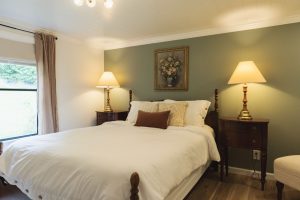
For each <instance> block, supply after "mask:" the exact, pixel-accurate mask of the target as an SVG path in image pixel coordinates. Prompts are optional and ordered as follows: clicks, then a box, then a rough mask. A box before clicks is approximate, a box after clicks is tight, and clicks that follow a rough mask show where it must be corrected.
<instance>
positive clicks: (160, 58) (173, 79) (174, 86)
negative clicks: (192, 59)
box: [154, 46, 189, 90]
mask: <svg viewBox="0 0 300 200" xmlns="http://www.w3.org/2000/svg"><path fill="white" fill-rule="evenodd" d="M154 54H155V68H154V73H155V74H154V75H155V83H154V87H155V90H188V72H189V47H187V46H184V47H176V48H168V49H157V50H155V53H154Z"/></svg>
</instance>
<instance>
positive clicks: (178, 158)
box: [0, 90, 220, 200]
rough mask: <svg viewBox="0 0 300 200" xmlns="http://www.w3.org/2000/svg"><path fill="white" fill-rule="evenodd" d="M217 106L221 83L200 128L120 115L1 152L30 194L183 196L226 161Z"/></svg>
mask: <svg viewBox="0 0 300 200" xmlns="http://www.w3.org/2000/svg"><path fill="white" fill-rule="evenodd" d="M130 96H131V95H130ZM130 98H131V97H130ZM217 108H218V104H217V90H216V91H215V108H214V110H213V111H210V112H209V113H208V114H207V117H206V119H205V121H206V124H207V125H203V126H200V127H195V126H185V127H175V126H169V127H168V128H167V129H166V130H161V129H155V128H148V127H136V126H133V125H132V124H131V123H129V122H127V121H114V122H108V123H105V124H103V125H101V126H95V127H88V128H81V129H75V130H71V131H65V132H59V133H55V134H50V135H43V136H36V137H29V138H25V139H20V140H18V141H16V142H14V143H13V144H11V145H10V146H9V147H7V149H5V151H4V152H3V154H2V155H1V156H0V176H1V178H2V180H3V182H8V183H9V184H13V185H16V186H17V187H18V188H19V189H20V190H21V191H22V192H23V193H25V194H26V195H27V196H28V197H30V198H31V199H47V200H54V199H55V200H57V199H62V200H67V199H68V200H69V199H74V200H76V199H91V200H93V199H95V200H96V199H103V200H120V199H131V200H137V199H144V200H152V199H155V200H160V199H161V200H163V199H164V200H174V199H183V198H184V197H185V196H186V195H187V194H188V193H189V191H190V190H191V189H192V188H193V187H194V185H195V184H196V183H197V182H198V180H199V179H200V177H201V176H202V175H203V174H204V172H205V171H206V169H207V168H208V166H209V165H210V164H211V161H219V160H220V156H219V153H218V150H217V145H216V142H215V138H216V137H217V133H218V112H217ZM208 125H209V126H208ZM1 150H2V148H1ZM0 153H1V152H0Z"/></svg>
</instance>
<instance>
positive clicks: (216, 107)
mask: <svg viewBox="0 0 300 200" xmlns="http://www.w3.org/2000/svg"><path fill="white" fill-rule="evenodd" d="M218 97H219V94H218V89H215V111H216V112H218V110H219V104H218Z"/></svg>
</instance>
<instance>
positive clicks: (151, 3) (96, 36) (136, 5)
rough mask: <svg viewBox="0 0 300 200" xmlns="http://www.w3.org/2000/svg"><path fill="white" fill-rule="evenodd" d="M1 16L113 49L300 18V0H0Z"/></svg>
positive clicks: (26, 25)
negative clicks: (110, 1)
mask: <svg viewBox="0 0 300 200" xmlns="http://www.w3.org/2000/svg"><path fill="white" fill-rule="evenodd" d="M0 21H2V22H3V21H4V22H6V23H7V22H8V23H10V24H15V25H19V26H22V27H24V26H25V27H26V28H28V29H32V30H38V29H46V30H49V31H52V32H55V33H59V34H62V35H66V36H69V37H72V38H77V39H81V40H85V41H86V42H88V43H89V44H91V45H93V46H95V47H99V48H105V49H111V48H117V47H124V46H132V45H138V44H145V43H153V42H160V41H168V40H174V39H182V38H189V37H196V36H201V35H209V34H216V33H222V32H230V31H236V30H245V29H252V28H257V27H265V26H272V25H277V24H285V23H292V22H300V0H114V7H113V8H112V9H106V8H104V6H103V0H97V5H96V7H95V8H89V7H87V6H82V7H76V6H75V5H74V3H73V0H26V1H25V0H0Z"/></svg>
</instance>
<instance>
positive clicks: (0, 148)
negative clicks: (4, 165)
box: [0, 142, 3, 156]
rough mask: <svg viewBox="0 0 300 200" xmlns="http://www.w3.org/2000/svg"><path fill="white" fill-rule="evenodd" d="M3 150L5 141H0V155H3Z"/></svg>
mask: <svg viewBox="0 0 300 200" xmlns="http://www.w3.org/2000/svg"><path fill="white" fill-rule="evenodd" d="M2 151H3V143H2V142H0V156H1V155H2Z"/></svg>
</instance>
